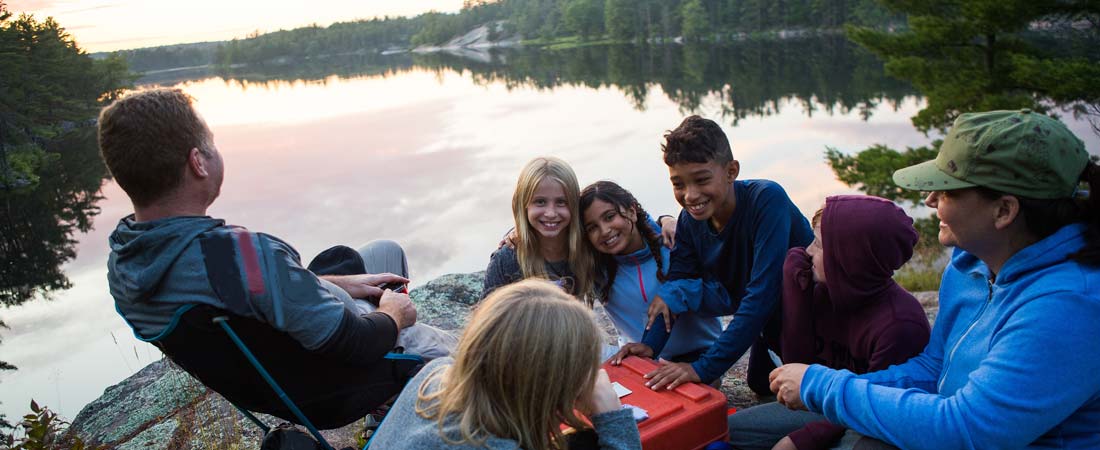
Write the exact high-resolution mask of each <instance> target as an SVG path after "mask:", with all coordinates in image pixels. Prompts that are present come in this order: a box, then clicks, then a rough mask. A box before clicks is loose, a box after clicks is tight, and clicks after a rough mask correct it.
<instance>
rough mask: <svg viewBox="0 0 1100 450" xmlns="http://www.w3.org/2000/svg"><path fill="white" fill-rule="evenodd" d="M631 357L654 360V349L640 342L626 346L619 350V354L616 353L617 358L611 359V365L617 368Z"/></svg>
mask: <svg viewBox="0 0 1100 450" xmlns="http://www.w3.org/2000/svg"><path fill="white" fill-rule="evenodd" d="M631 355H634V356H641V357H642V358H649V359H653V349H652V348H649V346H648V345H645V344H642V343H639V342H631V343H629V344H626V345H624V346H623V348H620V349H619V352H618V353H615V356H612V357H611V365H612V366H617V365H619V364H622V363H623V358H626V357H627V356H631Z"/></svg>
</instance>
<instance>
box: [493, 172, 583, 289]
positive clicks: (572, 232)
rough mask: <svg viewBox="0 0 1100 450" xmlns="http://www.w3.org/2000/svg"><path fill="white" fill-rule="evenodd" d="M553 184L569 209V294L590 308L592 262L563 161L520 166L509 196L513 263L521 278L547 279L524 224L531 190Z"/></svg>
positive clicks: (576, 188) (572, 179)
mask: <svg viewBox="0 0 1100 450" xmlns="http://www.w3.org/2000/svg"><path fill="white" fill-rule="evenodd" d="M546 179H550V180H554V181H556V182H558V183H560V184H561V185H562V189H563V190H564V191H565V203H566V206H567V207H568V208H569V216H570V217H569V229H568V230H567V233H568V236H567V245H568V246H569V248H568V253H569V256H568V262H569V268H570V270H571V271H572V272H573V277H574V280H575V281H576V283H575V287H574V291H573V294H574V295H576V296H577V298H580V299H582V300H584V302H585V303H586V304H587V305H588V306H590V307H591V306H592V299H593V297H594V296H595V280H594V279H593V274H594V273H595V270H596V258H595V256H594V255H593V252H592V250H591V249H590V248H589V247H588V245H589V244H588V241H587V239H586V238H585V236H584V225H582V223H581V222H582V218H581V212H580V184H579V183H577V175H576V174H575V173H573V168H572V167H569V164H567V163H566V162H565V161H562V160H561V159H558V158H554V157H552V156H544V157H539V158H535V159H532V160H531V161H530V162H528V163H527V165H526V166H523V170H522V171H521V172H520V174H519V180H518V181H516V190H515V192H514V193H513V194H512V216H513V217H514V218H515V221H516V236H517V239H516V259H517V260H518V262H519V267H520V270H521V271H522V272H523V277H524V278H547V274H546V258H544V257H543V256H542V252H541V251H540V250H539V239H540V237H539V233H538V231H536V230H535V228H534V226H532V225H531V223H530V221H528V220H527V205H528V204H530V203H531V199H532V198H533V197H534V196H535V190H536V189H538V186H539V183H541V182H542V181H543V180H546Z"/></svg>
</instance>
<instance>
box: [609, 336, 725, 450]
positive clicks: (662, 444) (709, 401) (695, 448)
mask: <svg viewBox="0 0 1100 450" xmlns="http://www.w3.org/2000/svg"><path fill="white" fill-rule="evenodd" d="M603 368H604V370H607V375H608V377H609V378H611V381H614V382H618V383H619V384H621V385H623V387H625V388H627V389H630V390H631V391H632V392H631V393H630V394H627V395H625V396H623V397H621V398H620V399H619V400H620V401H621V402H622V403H623V404H624V405H634V406H637V407H639V408H641V409H644V410H645V411H646V413H648V414H649V418H648V419H645V420H643V421H641V422H638V431H639V432H640V433H641V435H642V448H644V449H645V450H700V449H702V448H704V447H706V446H707V445H708V444H710V443H712V442H716V441H724V440H725V439H726V436H727V434H728V432H729V427H728V425H727V423H726V396H725V395H723V394H722V393H721V392H719V391H718V390H717V389H714V388H712V387H710V386H707V385H705V384H700V383H688V384H682V385H680V386H677V387H676V389H673V390H665V389H662V390H660V391H654V390H652V389H650V388H648V387H646V385H645V382H646V379H645V378H643V377H644V375H645V374H647V373H650V372H652V371H654V370H656V369H657V363H655V362H653V361H652V360H649V359H644V358H638V357H636V356H631V357H628V358H626V359H624V360H623V364H622V365H621V366H612V365H611V364H610V363H604V364H603Z"/></svg>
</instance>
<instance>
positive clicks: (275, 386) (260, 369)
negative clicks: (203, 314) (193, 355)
mask: <svg viewBox="0 0 1100 450" xmlns="http://www.w3.org/2000/svg"><path fill="white" fill-rule="evenodd" d="M195 306H199V305H185V306H183V307H181V308H180V309H179V310H177V311H176V313H175V314H174V315H173V318H172V320H171V321H170V323H169V325H168V326H167V327H166V328H165V329H164V330H163V331H162V332H161V333H159V334H158V335H157V336H154V337H151V338H146V337H144V336H141V335H140V334H138V333H137V330H136V329H135V330H134V335H135V337H137V338H138V339H139V340H141V341H144V342H149V343H152V344H154V345H157V347H158V348H160V349H161V351H162V352H164V354H165V355H166V356H168V357H169V359H172V360H175V358H174V357H173V356H172V355H171V354H170V353H169V352H168V351H167V350H166V348H165V347H164V343H163V340H164V339H166V338H167V336H168V335H170V334H171V333H172V332H173V331H175V329H176V328H177V326H178V325H179V323H180V322H181V320H182V317H183V315H184V314H185V313H187V312H188V311H190V310H191V309H192V308H193V307H195ZM116 309H117V308H116ZM120 315H121V311H120ZM230 317H231V314H229V313H226V314H215V315H213V317H211V318H210V320H211V322H212V324H213V325H215V326H216V327H217V328H220V329H221V330H222V331H223V332H224V333H225V336H226V337H228V338H229V340H230V341H231V342H233V344H234V346H236V347H237V350H239V351H240V353H241V355H242V356H244V358H245V359H246V360H247V361H248V362H249V364H250V365H251V366H252V367H253V368H254V369H255V370H256V373H257V374H258V375H260V377H261V378H262V379H263V380H264V381H265V382H266V383H267V385H268V387H270V388H271V390H272V391H274V393H275V394H276V396H277V397H278V399H279V401H280V402H281V403H282V404H283V405H284V406H286V407H287V409H288V410H289V412H290V413H291V414H292V415H293V416H294V418H295V419H296V420H297V422H298V423H299V424H300V425H302V426H304V427H306V430H307V431H309V433H310V435H312V436H313V437H314V438H315V439H316V440H317V442H318V443H319V444H320V445H321V447H322V448H324V449H325V450H334V448H333V447H332V445H331V444H329V443H328V441H327V440H326V439H325V438H324V436H322V435H321V432H320V430H319V429H318V428H317V427H316V426H315V425H314V424H313V422H312V421H310V420H309V418H308V417H306V415H305V413H304V412H302V410H301V409H300V408H299V407H298V405H297V404H295V403H294V401H293V400H291V398H290V396H289V395H288V394H287V392H286V391H285V390H284V389H283V388H282V387H281V386H280V385H279V383H278V382H277V381H275V378H274V377H273V376H272V375H271V373H270V372H269V371H268V370H267V369H266V368H265V367H264V365H263V364H262V363H261V362H260V360H259V358H257V357H256V355H255V354H254V353H253V352H252V350H251V349H249V347H248V345H247V344H245V342H244V340H243V339H241V337H240V336H239V335H238V334H237V332H236V331H235V330H234V329H233V327H232V326H230V324H229V322H230ZM124 319H125V317H124ZM127 322H129V321H127ZM384 359H387V360H397V361H407V362H412V363H418V364H421V365H422V364H423V363H424V360H423V358H421V357H420V356H418V355H409V354H402V353H387V354H386V355H385V356H384ZM200 381H201V380H200ZM222 397H223V398H225V396H224V395H223V396H222ZM225 399H226V401H228V402H229V403H230V404H231V405H233V407H234V408H236V409H237V410H238V411H240V412H241V414H243V415H244V416H245V417H247V418H248V419H249V420H250V421H251V422H252V423H254V424H255V425H256V426H257V427H259V428H260V429H261V430H263V432H264V434H265V435H266V434H267V433H268V432H270V431H271V427H270V426H268V425H267V424H266V423H264V422H263V421H262V420H260V419H259V418H258V417H256V415H254V414H252V412H251V411H249V410H248V409H247V408H244V407H241V406H240V405H238V404H237V403H236V402H234V401H232V400H230V399H228V398H225ZM372 438H373V436H372ZM370 441H371V440H370V439H368V441H367V443H366V445H364V446H363V449H364V450H366V449H367V448H368V447H369V446H370Z"/></svg>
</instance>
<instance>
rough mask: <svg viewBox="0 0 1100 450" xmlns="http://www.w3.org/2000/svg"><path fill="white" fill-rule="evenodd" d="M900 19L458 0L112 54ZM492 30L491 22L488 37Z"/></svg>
mask: <svg viewBox="0 0 1100 450" xmlns="http://www.w3.org/2000/svg"><path fill="white" fill-rule="evenodd" d="M903 20H904V17H903V16H899V15H896V14H891V13H889V12H888V11H887V10H886V9H885V8H883V7H881V6H879V5H878V4H877V3H876V2H875V0H774V1H773V0H500V1H489V0H467V1H466V3H465V5H464V6H463V7H462V9H461V11H459V12H457V13H439V12H428V13H424V14H421V15H419V16H416V17H412V18H406V17H387V18H381V19H372V20H360V21H354V22H339V23H335V24H332V25H329V26H327V27H322V26H319V25H311V26H307V27H302V28H296V29H293V30H279V31H275V32H271V33H264V34H260V33H258V32H257V33H253V34H252V35H251V36H248V37H246V38H244V39H234V40H232V41H228V42H224V43H205V44H188V45H177V46H168V47H156V48H148V49H138V50H128V51H124V52H121V53H122V54H123V55H124V56H125V57H126V59H127V60H128V61H130V65H131V68H132V69H133V70H136V71H142V72H144V71H149V70H156V69H164V68H171V67H186V66H195V65H205V64H216V65H233V64H254V63H262V62H268V61H273V60H278V59H282V58H289V59H294V58H302V57H313V56H319V55H333V54H343V53H366V52H378V51H382V50H386V49H394V48H402V49H407V48H411V47H416V46H420V45H438V44H441V43H444V42H446V41H448V40H450V39H452V38H454V37H455V36H457V35H460V34H462V33H465V32H467V31H469V30H471V29H473V28H475V27H477V26H479V25H481V24H485V23H488V22H493V21H503V22H502V23H503V24H504V27H503V30H501V31H503V32H504V33H505V34H507V35H519V36H521V37H523V38H524V39H528V40H536V39H537V40H541V41H551V40H554V39H559V38H565V37H571V36H577V37H579V38H581V39H584V40H587V39H597V38H600V39H602V38H607V39H611V40H615V41H619V42H641V41H645V40H650V39H663V38H673V37H679V36H683V37H684V38H685V39H687V40H691V41H703V40H705V41H723V40H727V39H730V38H732V37H735V36H739V35H743V34H746V33H754V32H761V31H768V30H788V29H839V28H840V27H841V26H843V25H844V24H845V23H854V24H861V25H866V26H872V27H885V26H889V25H892V24H897V23H902V22H903ZM496 34H498V33H497V30H496V28H492V33H491V34H490V36H489V38H490V40H495V39H496V38H497V36H496Z"/></svg>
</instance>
